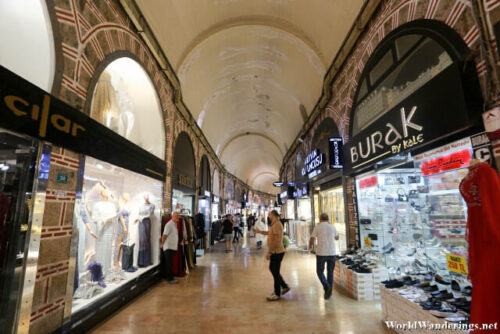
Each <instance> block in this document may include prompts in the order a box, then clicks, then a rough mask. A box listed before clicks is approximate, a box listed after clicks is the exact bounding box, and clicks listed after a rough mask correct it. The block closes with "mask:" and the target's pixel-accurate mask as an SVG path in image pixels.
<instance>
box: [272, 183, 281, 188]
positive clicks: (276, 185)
mask: <svg viewBox="0 0 500 334" xmlns="http://www.w3.org/2000/svg"><path fill="white" fill-rule="evenodd" d="M273 186H275V187H282V186H283V182H273Z"/></svg>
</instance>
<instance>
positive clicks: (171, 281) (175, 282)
mask: <svg viewBox="0 0 500 334" xmlns="http://www.w3.org/2000/svg"><path fill="white" fill-rule="evenodd" d="M167 283H168V284H179V281H178V280H176V279H173V280H170V281H167Z"/></svg>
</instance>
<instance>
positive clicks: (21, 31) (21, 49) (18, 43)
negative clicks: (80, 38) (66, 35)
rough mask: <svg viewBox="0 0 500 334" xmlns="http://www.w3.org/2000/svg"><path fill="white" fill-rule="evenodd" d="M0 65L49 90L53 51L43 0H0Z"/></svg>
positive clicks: (52, 75)
mask: <svg viewBox="0 0 500 334" xmlns="http://www.w3.org/2000/svg"><path fill="white" fill-rule="evenodd" d="M0 65H2V66H4V67H6V68H8V69H9V70H11V71H12V72H14V73H16V74H17V75H19V76H21V77H23V78H24V79H26V80H28V81H30V82H31V83H33V84H34V85H37V86H38V87H40V88H42V89H44V90H46V91H48V92H50V91H51V89H52V82H53V80H54V72H55V51H54V41H53V33H52V27H51V25H50V18H49V14H48V12H47V5H46V4H45V1H43V2H42V1H41V0H19V1H0Z"/></svg>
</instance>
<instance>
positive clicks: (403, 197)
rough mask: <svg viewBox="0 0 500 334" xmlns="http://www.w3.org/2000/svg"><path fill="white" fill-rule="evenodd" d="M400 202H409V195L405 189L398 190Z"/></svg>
mask: <svg viewBox="0 0 500 334" xmlns="http://www.w3.org/2000/svg"><path fill="white" fill-rule="evenodd" d="M398 202H408V195H407V194H406V191H405V190H404V189H403V188H398Z"/></svg>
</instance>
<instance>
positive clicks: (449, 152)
mask: <svg viewBox="0 0 500 334" xmlns="http://www.w3.org/2000/svg"><path fill="white" fill-rule="evenodd" d="M471 156H472V148H471V146H470V140H469V139H468V138H467V139H466V140H462V141H458V142H456V143H452V144H450V145H447V146H446V147H442V148H439V149H436V150H433V151H430V152H426V153H424V154H421V155H418V156H413V157H412V156H409V157H408V159H407V160H406V161H404V162H402V164H400V165H399V166H395V167H392V168H388V169H384V170H381V171H378V172H370V173H368V174H364V175H360V176H359V177H357V178H356V188H357V197H358V201H357V202H358V213H359V227H360V228H359V231H360V240H361V246H362V248H364V249H369V250H373V252H374V253H375V254H376V255H378V257H379V259H380V261H381V262H383V263H385V265H386V266H387V267H388V269H389V272H390V273H392V274H395V275H399V274H404V273H410V272H411V273H415V272H426V271H431V272H434V273H437V274H439V275H446V274H449V273H450V272H449V271H448V266H447V254H453V255H458V256H461V257H465V258H466V256H467V242H466V240H465V228H466V222H467V206H466V203H465V202H464V200H463V199H462V197H461V195H460V193H459V189H458V187H459V184H460V181H461V180H462V179H463V178H464V177H465V175H466V174H467V172H468V170H467V167H468V162H469V161H470V160H471ZM457 157H458V158H457ZM452 162H456V163H452Z"/></svg>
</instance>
